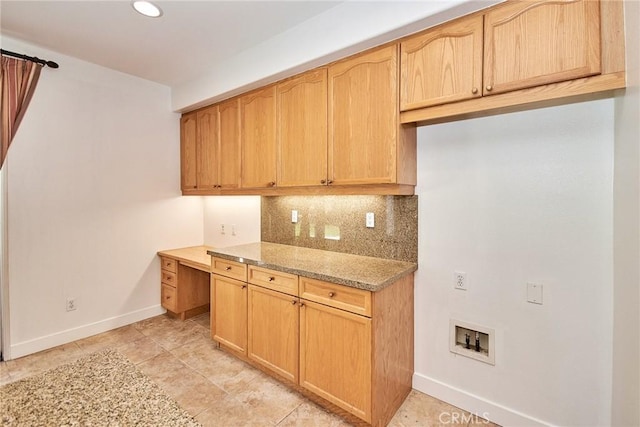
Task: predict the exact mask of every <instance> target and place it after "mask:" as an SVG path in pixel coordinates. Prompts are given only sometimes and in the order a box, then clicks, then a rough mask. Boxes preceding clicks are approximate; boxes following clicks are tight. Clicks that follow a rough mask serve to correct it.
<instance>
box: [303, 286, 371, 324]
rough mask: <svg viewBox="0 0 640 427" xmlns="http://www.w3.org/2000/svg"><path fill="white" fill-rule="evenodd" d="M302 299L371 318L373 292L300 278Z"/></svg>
mask: <svg viewBox="0 0 640 427" xmlns="http://www.w3.org/2000/svg"><path fill="white" fill-rule="evenodd" d="M300 298H304V299H308V300H310V301H315V302H319V303H320V304H325V305H328V306H331V307H335V308H339V309H342V310H347V311H350V312H352V313H356V314H361V315H363V316H368V317H371V292H369V291H365V290H362V289H356V288H350V287H348V286H343V285H337V284H335V283H329V282H324V281H322V280H315V279H309V278H308V277H300Z"/></svg>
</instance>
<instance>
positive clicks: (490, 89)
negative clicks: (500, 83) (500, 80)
mask: <svg viewBox="0 0 640 427" xmlns="http://www.w3.org/2000/svg"><path fill="white" fill-rule="evenodd" d="M485 89H486V90H487V92H491V91H492V90H493V86H491V85H487V87H486V88H485Z"/></svg>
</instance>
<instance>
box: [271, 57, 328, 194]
mask: <svg viewBox="0 0 640 427" xmlns="http://www.w3.org/2000/svg"><path fill="white" fill-rule="evenodd" d="M276 108H277V114H276V116H277V126H276V127H277V134H278V186H279V187H302V186H310V185H322V184H326V183H327V70H326V68H320V69H317V70H312V71H310V72H307V73H304V74H302V75H300V76H297V77H294V78H292V79H290V80H287V81H285V82H283V83H280V84H278V85H277V86H276Z"/></svg>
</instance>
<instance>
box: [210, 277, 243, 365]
mask: <svg viewBox="0 0 640 427" xmlns="http://www.w3.org/2000/svg"><path fill="white" fill-rule="evenodd" d="M211 307H212V313H211V337H212V338H213V339H214V340H215V341H217V342H219V343H220V344H223V345H224V346H226V347H227V348H229V349H231V350H233V351H235V352H237V353H239V354H241V355H246V354H247V284H246V283H244V282H241V281H239V280H235V279H229V278H228V277H224V276H219V275H216V274H212V275H211Z"/></svg>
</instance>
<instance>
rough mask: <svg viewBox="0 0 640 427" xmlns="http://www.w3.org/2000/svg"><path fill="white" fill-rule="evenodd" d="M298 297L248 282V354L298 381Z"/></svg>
mask: <svg viewBox="0 0 640 427" xmlns="http://www.w3.org/2000/svg"><path fill="white" fill-rule="evenodd" d="M298 311H299V308H298V298H296V297H293V296H291V295H287V294H283V293H282V292H276V291H272V290H269V289H265V288H262V287H260V286H255V285H249V309H248V312H249V314H248V317H249V325H248V327H249V342H248V344H247V348H248V356H249V358H250V359H252V360H254V361H256V362H257V363H259V364H261V365H262V366H264V367H266V368H267V369H270V370H272V371H274V372H276V373H277V374H279V375H281V376H282V377H284V378H286V379H288V380H289V381H293V382H295V383H297V382H298V330H299V316H298Z"/></svg>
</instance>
